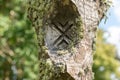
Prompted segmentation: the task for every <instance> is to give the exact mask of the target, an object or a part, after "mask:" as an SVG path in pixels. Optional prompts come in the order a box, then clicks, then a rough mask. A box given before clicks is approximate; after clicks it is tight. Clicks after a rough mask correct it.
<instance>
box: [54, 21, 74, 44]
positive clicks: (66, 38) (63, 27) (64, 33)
mask: <svg viewBox="0 0 120 80" xmlns="http://www.w3.org/2000/svg"><path fill="white" fill-rule="evenodd" d="M58 24H59V26H57V25H56V24H55V23H53V25H54V27H55V28H56V29H57V30H58V31H59V32H60V33H61V35H60V36H59V37H58V38H57V39H56V40H55V42H54V45H55V44H56V43H57V45H60V44H62V43H65V44H67V45H68V44H69V41H70V40H72V39H71V37H70V36H69V35H68V34H67V32H68V31H69V30H70V29H71V27H72V26H73V24H69V23H68V22H66V23H65V24H62V23H60V22H58ZM60 27H61V28H60Z"/></svg>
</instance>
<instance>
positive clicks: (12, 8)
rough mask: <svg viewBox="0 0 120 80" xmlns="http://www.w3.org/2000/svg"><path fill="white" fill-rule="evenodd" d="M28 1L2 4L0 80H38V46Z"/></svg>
mask: <svg viewBox="0 0 120 80" xmlns="http://www.w3.org/2000/svg"><path fill="white" fill-rule="evenodd" d="M25 5H26V3H25V0H0V80H23V79H24V80H36V78H37V75H36V74H37V73H38V64H37V60H38V58H37V56H38V55H37V45H36V36H35V32H34V29H33V28H32V27H31V23H30V22H29V21H28V20H27V18H26V14H25V12H26V6H25Z"/></svg>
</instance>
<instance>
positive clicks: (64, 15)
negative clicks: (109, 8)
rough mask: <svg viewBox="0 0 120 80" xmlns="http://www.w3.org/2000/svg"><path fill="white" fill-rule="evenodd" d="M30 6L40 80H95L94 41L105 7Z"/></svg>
mask: <svg viewBox="0 0 120 80" xmlns="http://www.w3.org/2000/svg"><path fill="white" fill-rule="evenodd" d="M28 4H29V6H28V17H29V18H30V20H31V21H32V23H33V26H34V27H35V30H36V33H37V38H38V45H39V62H40V67H39V68H40V72H39V80H92V79H93V77H94V74H93V72H92V64H93V48H94V43H95V41H94V38H95V32H96V30H97V25H98V23H99V21H100V19H101V18H102V16H103V11H106V9H105V8H104V3H101V1H100V0H30V1H28ZM98 7H99V8H100V9H98ZM101 10H103V11H101ZM98 12H99V13H98Z"/></svg>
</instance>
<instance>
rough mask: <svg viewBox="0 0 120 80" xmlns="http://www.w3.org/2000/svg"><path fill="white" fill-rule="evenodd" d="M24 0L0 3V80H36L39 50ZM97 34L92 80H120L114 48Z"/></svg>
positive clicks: (10, 0) (9, 0) (5, 0)
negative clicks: (93, 76)
mask: <svg viewBox="0 0 120 80" xmlns="http://www.w3.org/2000/svg"><path fill="white" fill-rule="evenodd" d="M25 12H26V3H25V0H0V80H36V79H37V74H38V71H39V70H38V69H39V68H38V58H37V57H38V54H37V52H38V49H37V45H36V43H37V41H36V36H35V31H34V29H33V28H32V27H31V23H30V22H29V21H28V20H27V18H26V14H25ZM102 36H103V32H102V31H99V32H98V37H97V48H96V49H97V51H96V54H95V56H94V65H93V70H94V72H95V80H115V79H114V78H113V79H111V77H117V78H119V79H120V72H118V68H119V66H120V63H119V62H118V61H117V60H116V59H115V55H116V54H115V53H116V50H115V47H114V46H113V45H111V44H108V43H105V40H104V39H103V38H102Z"/></svg>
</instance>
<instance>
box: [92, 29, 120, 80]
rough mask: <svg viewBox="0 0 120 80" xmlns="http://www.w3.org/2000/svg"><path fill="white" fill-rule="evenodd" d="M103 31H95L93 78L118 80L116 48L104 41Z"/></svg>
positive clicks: (118, 69)
mask: <svg viewBox="0 0 120 80" xmlns="http://www.w3.org/2000/svg"><path fill="white" fill-rule="evenodd" d="M103 33H104V32H103V31H102V30H99V31H98V33H97V40H96V53H95V55H94V65H93V71H94V72H95V80H120V62H119V61H118V60H117V59H116V53H117V52H116V48H115V46H114V45H112V44H109V43H107V42H105V39H104V38H103Z"/></svg>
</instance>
